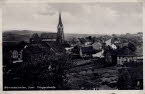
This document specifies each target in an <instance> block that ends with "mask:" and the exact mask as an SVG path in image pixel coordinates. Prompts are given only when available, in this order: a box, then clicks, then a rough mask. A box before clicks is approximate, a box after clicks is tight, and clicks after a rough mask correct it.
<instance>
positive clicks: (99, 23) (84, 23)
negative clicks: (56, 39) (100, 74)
mask: <svg viewBox="0 0 145 94" xmlns="http://www.w3.org/2000/svg"><path fill="white" fill-rule="evenodd" d="M59 12H61V16H62V22H63V25H64V33H79V34H124V33H137V32H142V25H143V22H142V21H143V9H142V4H141V3H139V2H138V3H137V2H128V3H127V2H125V3H123V2H122V3H11V4H5V6H4V8H3V30H34V31H47V32H57V24H58V16H59Z"/></svg>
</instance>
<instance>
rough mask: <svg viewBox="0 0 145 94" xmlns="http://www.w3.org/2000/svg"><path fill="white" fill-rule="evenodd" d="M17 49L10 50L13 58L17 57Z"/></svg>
mask: <svg viewBox="0 0 145 94" xmlns="http://www.w3.org/2000/svg"><path fill="white" fill-rule="evenodd" d="M18 56H19V55H18V51H17V50H14V51H13V52H12V57H13V58H14V59H17V58H18Z"/></svg>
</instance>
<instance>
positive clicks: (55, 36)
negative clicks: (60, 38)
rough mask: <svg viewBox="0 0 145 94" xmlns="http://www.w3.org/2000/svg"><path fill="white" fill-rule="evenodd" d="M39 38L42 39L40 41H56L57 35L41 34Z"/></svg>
mask: <svg viewBox="0 0 145 94" xmlns="http://www.w3.org/2000/svg"><path fill="white" fill-rule="evenodd" d="M40 38H42V39H56V38H57V33H42V34H41V35H40Z"/></svg>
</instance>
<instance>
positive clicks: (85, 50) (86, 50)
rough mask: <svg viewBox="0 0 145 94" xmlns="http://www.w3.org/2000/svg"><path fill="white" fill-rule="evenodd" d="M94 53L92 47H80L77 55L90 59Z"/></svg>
mask: <svg viewBox="0 0 145 94" xmlns="http://www.w3.org/2000/svg"><path fill="white" fill-rule="evenodd" d="M94 53H95V51H94V49H93V47H92V46H81V47H80V50H79V54H80V56H81V57H92V55H93V54H94Z"/></svg>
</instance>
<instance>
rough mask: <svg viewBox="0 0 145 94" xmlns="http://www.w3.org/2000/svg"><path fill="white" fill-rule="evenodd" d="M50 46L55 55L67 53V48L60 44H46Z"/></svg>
mask: <svg viewBox="0 0 145 94" xmlns="http://www.w3.org/2000/svg"><path fill="white" fill-rule="evenodd" d="M46 44H47V45H48V46H50V47H51V48H52V49H53V51H54V52H55V53H63V52H65V48H64V46H63V45H61V44H59V43H58V42H46Z"/></svg>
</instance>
